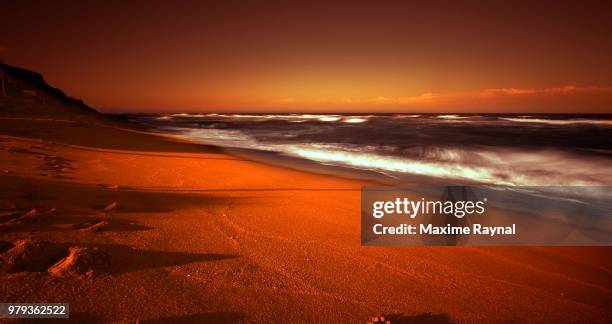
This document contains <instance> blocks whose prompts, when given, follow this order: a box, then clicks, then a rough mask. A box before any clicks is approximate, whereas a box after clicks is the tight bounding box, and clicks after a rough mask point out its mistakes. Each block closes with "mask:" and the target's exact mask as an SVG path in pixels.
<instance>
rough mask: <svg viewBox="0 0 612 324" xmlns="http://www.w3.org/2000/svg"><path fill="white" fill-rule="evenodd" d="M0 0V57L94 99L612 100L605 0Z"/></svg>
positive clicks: (463, 106) (117, 104)
mask: <svg viewBox="0 0 612 324" xmlns="http://www.w3.org/2000/svg"><path fill="white" fill-rule="evenodd" d="M219 3H222V4H223V5H219V4H206V3H204V2H202V1H193V2H189V1H179V2H178V4H174V5H171V2H169V1H159V2H157V1H151V2H146V5H145V2H142V1H118V2H114V3H110V4H109V3H107V2H99V3H98V4H92V3H90V2H83V1H74V2H72V1H61V2H59V3H51V2H29V1H13V2H12V3H10V4H3V5H2V7H3V10H2V19H1V20H0V58H2V59H4V60H5V61H6V62H7V63H9V64H13V65H18V66H22V67H25V68H29V69H32V70H35V71H39V72H41V73H42V74H43V75H44V76H45V78H46V79H47V81H48V82H49V83H51V84H52V85H54V86H57V87H60V88H62V89H64V90H65V91H66V92H67V93H68V94H69V95H71V96H73V97H78V98H82V99H84V100H85V101H86V102H87V103H88V104H90V105H93V106H94V107H96V108H98V109H101V110H103V111H251V112H255V111H287V112H289V111H337V112H341V111H362V112H385V111H418V112H475V111H478V112H612V108H611V104H612V64H611V63H610V57H612V5H611V4H610V2H607V3H606V2H580V3H578V2H575V3H569V2H568V3H564V2H557V1H555V2H546V1H537V2H533V1H529V2H515V1H513V2H501V1H500V2H495V1H493V2H491V1H487V2H481V3H477V2H469V4H465V3H460V2H458V1H448V2H446V1H433V2H426V1H424V2H421V3H416V2H411V3H409V2H408V1H398V2H394V1H367V2H365V1H364V2H334V3H332V2H328V1H325V2H323V1H322V2H319V3H314V2H313V1H308V2H297V1H296V2H284V3H280V2H277V3H274V2H265V3H263V2H255V1H220V2H219Z"/></svg>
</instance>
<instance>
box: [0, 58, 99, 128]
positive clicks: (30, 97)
mask: <svg viewBox="0 0 612 324" xmlns="http://www.w3.org/2000/svg"><path fill="white" fill-rule="evenodd" d="M0 116H2V117H28V118H35V117H38V118H52V117H69V118H71V119H105V118H104V117H103V115H102V114H100V113H98V112H97V111H96V110H95V109H93V108H91V107H89V106H87V105H86V104H85V103H84V102H83V101H82V100H79V99H75V98H71V97H69V96H67V95H66V94H65V93H64V92H63V91H62V90H60V89H57V88H54V87H52V86H50V85H49V84H47V82H45V80H44V78H43V76H42V75H41V74H40V73H36V72H33V71H30V70H26V69H23V68H20V67H15V66H11V65H8V64H5V63H0Z"/></svg>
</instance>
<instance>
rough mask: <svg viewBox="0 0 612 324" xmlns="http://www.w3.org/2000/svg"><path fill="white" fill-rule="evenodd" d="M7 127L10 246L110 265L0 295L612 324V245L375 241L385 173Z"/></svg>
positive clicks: (4, 189)
mask: <svg viewBox="0 0 612 324" xmlns="http://www.w3.org/2000/svg"><path fill="white" fill-rule="evenodd" d="M0 125H1V127H0V129H2V131H1V132H0V133H1V134H0V146H1V150H0V170H1V171H2V173H1V174H0V183H1V186H0V188H1V192H0V202H1V203H2V204H1V205H0V208H2V215H3V216H2V221H3V225H2V227H1V228H0V231H1V232H0V237H1V241H2V247H3V251H2V252H5V251H6V250H8V249H10V248H12V246H13V245H12V244H14V242H18V241H19V240H24V239H26V240H36V241H40V242H48V243H45V244H49V245H53V246H55V247H57V248H58V249H60V250H61V251H64V252H63V254H61V253H60V254H58V255H53V256H51V255H50V256H49V258H48V260H44V261H45V262H47V263H48V265H49V266H51V265H53V264H54V263H56V262H58V261H59V260H61V259H62V258H63V257H65V255H66V252H65V251H66V250H67V249H68V248H70V247H75V246H82V247H88V248H92V249H94V248H97V250H99V251H102V252H103V253H104V254H105V255H106V256H107V257H108V260H109V265H108V267H107V269H106V271H105V273H100V274H97V273H96V274H95V275H93V276H60V277H58V276H53V275H51V274H50V273H49V272H48V271H47V269H41V268H39V269H34V270H36V271H34V270H33V271H20V272H14V273H3V274H2V275H1V279H0V296H1V300H0V301H1V302H67V303H70V318H71V319H73V320H82V321H87V322H110V321H119V322H122V321H123V322H135V321H139V322H156V321H158V322H164V321H166V322H168V321H170V322H181V321H184V322H207V321H209V322H210V321H216V322H285V323H287V322H320V323H327V322H329V323H331V322H334V323H338V322H341V323H347V322H350V323H359V322H365V321H366V320H368V319H369V318H371V317H372V316H378V315H384V316H385V317H386V318H387V319H392V320H393V323H418V322H428V323H448V322H475V321H492V322H499V321H505V322H507V321H515V322H533V321H536V322H537V321H539V320H542V321H544V320H545V321H546V322H589V323H596V322H601V323H605V322H609V321H610V319H612V309H611V308H610V305H612V281H611V280H610V278H611V272H612V260H611V259H610V253H611V249H610V248H609V247H495V248H494V247H481V248H475V247H415V248H408V247H364V246H361V243H360V216H359V213H360V212H359V206H360V189H361V187H362V186H365V185H374V184H376V183H374V182H368V181H363V180H356V179H345V178H340V177H335V176H332V175H323V174H316V173H310V172H305V171H297V170H293V169H290V168H282V167H280V166H277V165H269V164H265V163H261V162H254V161H250V160H248V159H246V158H244V157H239V156H235V155H230V154H227V153H225V152H224V151H223V149H220V148H218V147H215V146H208V145H203V144H197V143H191V142H186V141H181V140H178V139H176V138H172V137H168V136H163V135H160V134H159V133H150V132H148V131H146V130H144V129H139V128H130V127H129V125H127V124H122V123H118V122H106V121H97V120H94V119H92V120H85V121H74V119H72V118H63V117H57V118H53V119H48V118H40V119H33V118H27V117H24V118H22V119H15V118H2V119H1V120H0ZM32 209H36V210H37V213H36V217H31V218H27V219H28V220H27V221H11V220H12V219H15V218H18V217H20V216H23V215H24V214H27V213H28V212H29V211H31V210H32ZM100 222H105V223H104V224H102V226H99V228H93V229H91V228H90V227H91V226H92V225H95V224H98V223H100ZM11 242H12V243H11ZM43 263H44V262H43ZM15 321H17V320H15Z"/></svg>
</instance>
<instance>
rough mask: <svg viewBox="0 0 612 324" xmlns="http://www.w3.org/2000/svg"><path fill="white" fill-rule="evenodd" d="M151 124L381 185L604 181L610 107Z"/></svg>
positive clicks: (610, 141)
mask: <svg viewBox="0 0 612 324" xmlns="http://www.w3.org/2000/svg"><path fill="white" fill-rule="evenodd" d="M130 119H132V120H136V121H138V122H140V123H144V124H146V125H148V126H150V127H154V128H156V129H159V130H162V131H164V132H170V133H173V134H176V135H180V136H183V137H187V138H189V139H191V140H195V141H199V142H203V143H208V144H214V145H218V146H221V147H223V148H226V149H228V150H235V151H236V152H239V151H240V150H242V151H243V152H255V153H261V154H252V155H250V156H251V157H254V158H255V159H257V157H258V156H260V157H262V156H265V158H266V159H267V160H270V158H271V157H272V159H274V157H278V158H286V159H290V160H293V161H296V160H303V161H308V162H309V163H314V164H317V165H319V166H320V167H321V168H327V169H329V170H333V169H334V168H338V169H342V170H343V172H344V174H346V173H347V172H348V173H352V172H351V170H352V171H354V176H355V177H359V176H360V175H362V174H369V175H370V176H371V175H372V174H375V175H377V176H379V177H380V179H382V180H385V181H386V182H388V183H396V184H401V183H407V182H414V181H418V182H432V181H433V182H437V183H445V184H453V185H454V184H491V185H504V186H606V185H611V184H612V115H560V114H531V115H520V114H507V115H504V114H212V113H211V114H189V113H180V114H140V115H131V116H130Z"/></svg>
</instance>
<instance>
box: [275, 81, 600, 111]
mask: <svg viewBox="0 0 612 324" xmlns="http://www.w3.org/2000/svg"><path fill="white" fill-rule="evenodd" d="M580 94H609V95H612V86H586V87H585V86H576V85H565V86H560V87H549V88H487V89H482V90H475V91H463V92H439V93H437V92H425V93H422V94H419V95H414V96H405V97H385V96H378V97H372V98H346V97H342V98H336V99H334V98H320V99H306V100H300V98H295V97H291V98H283V99H280V100H279V101H277V102H279V103H285V104H287V103H291V104H305V105H308V104H315V103H318V104H321V103H326V104H329V105H333V104H338V105H355V106H406V107H411V106H428V105H437V104H461V103H467V102H469V103H474V102H482V101H486V102H491V101H504V100H506V99H513V98H518V99H520V98H524V99H525V100H526V101H529V100H533V98H538V97H541V98H546V97H549V98H550V97H559V96H574V95H580ZM289 99H290V100H289Z"/></svg>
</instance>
